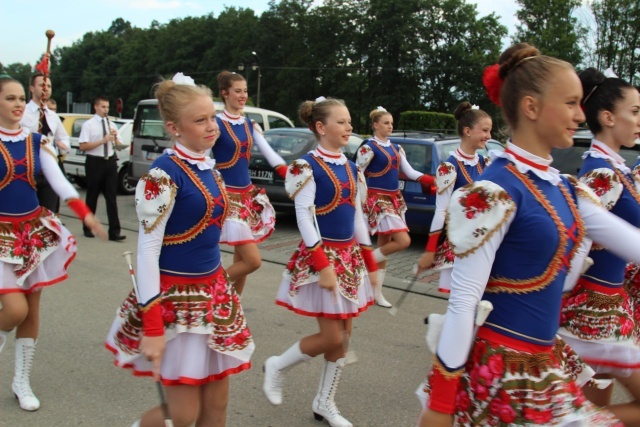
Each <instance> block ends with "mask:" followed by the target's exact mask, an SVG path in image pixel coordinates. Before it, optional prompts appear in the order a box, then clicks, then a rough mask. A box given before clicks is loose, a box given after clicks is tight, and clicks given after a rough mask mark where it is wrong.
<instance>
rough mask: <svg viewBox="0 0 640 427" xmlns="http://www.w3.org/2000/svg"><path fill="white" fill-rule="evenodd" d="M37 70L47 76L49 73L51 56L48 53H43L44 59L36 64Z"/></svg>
mask: <svg viewBox="0 0 640 427" xmlns="http://www.w3.org/2000/svg"><path fill="white" fill-rule="evenodd" d="M36 70H37V71H40V72H41V73H42V74H43V75H45V76H48V75H49V57H48V56H47V55H46V54H44V55H42V59H41V60H40V62H38V63H37V64H36Z"/></svg>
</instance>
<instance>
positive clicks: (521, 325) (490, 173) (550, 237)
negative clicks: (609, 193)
mask: <svg viewBox="0 0 640 427" xmlns="http://www.w3.org/2000/svg"><path fill="white" fill-rule="evenodd" d="M483 82H484V83H485V86H486V87H487V92H488V95H489V97H490V98H491V99H492V100H493V101H494V102H496V103H498V104H500V105H501V106H502V112H503V116H504V118H505V120H506V122H507V124H508V125H509V127H510V130H511V139H510V140H509V141H508V142H507V147H506V150H505V151H504V152H492V153H491V156H492V163H491V165H490V166H489V167H487V168H486V169H485V171H484V172H483V174H482V175H481V176H480V178H479V179H478V180H476V181H474V182H473V183H472V184H468V185H466V186H464V187H461V188H459V189H458V190H456V191H455V192H454V193H453V194H452V196H451V201H450V202H449V207H448V210H447V234H448V238H449V240H450V241H451V243H452V246H453V251H454V254H455V256H456V260H455V263H454V266H453V271H452V274H451V294H450V297H449V305H448V308H447V312H446V315H445V317H444V324H443V326H442V331H441V334H440V337H439V342H438V343H437V344H436V354H435V355H434V360H433V367H432V369H431V372H430V374H429V375H428V377H427V382H426V384H425V387H424V389H423V390H422V391H423V392H424V393H425V394H426V395H425V397H426V407H425V409H424V411H423V413H422V416H421V419H420V425H421V426H424V427H426V426H429V427H439V426H451V425H452V424H453V425H456V426H490V425H509V426H511V425H544V426H569V425H571V426H577V425H581V426H622V423H620V421H619V420H617V419H616V417H615V416H614V415H613V413H611V412H609V411H607V410H604V409H599V408H597V407H596V406H595V405H594V404H593V403H591V402H590V401H588V400H587V399H586V398H585V396H584V394H583V392H582V386H583V385H585V384H586V383H589V384H591V385H596V384H597V383H596V382H595V381H594V380H593V379H592V376H593V374H594V372H593V370H592V369H590V368H589V366H588V365H586V364H585V363H584V362H583V361H582V360H581V359H580V357H579V356H578V355H577V354H576V353H575V352H573V350H572V349H571V347H569V346H568V345H567V344H566V343H564V341H563V340H562V339H561V338H560V337H559V336H557V335H556V332H557V331H558V326H559V319H560V311H561V307H562V296H563V292H564V291H567V290H570V288H571V286H572V285H573V282H572V280H568V277H569V278H570V277H571V276H572V275H573V272H574V271H576V270H577V271H580V270H581V269H582V268H583V267H584V260H585V258H586V251H584V248H585V242H587V240H586V239H587V238H588V239H592V240H594V241H597V242H598V243H600V244H602V245H603V246H605V247H607V248H608V249H609V250H610V251H612V252H613V253H615V254H617V255H618V256H620V257H623V258H625V259H627V260H629V261H633V262H637V261H638V260H639V259H640V245H638V244H637V242H638V241H640V230H638V228H636V227H634V226H632V225H631V224H629V223H627V222H626V221H624V220H621V219H620V218H618V217H617V216H615V215H614V214H612V213H610V212H608V211H607V210H606V209H605V208H604V207H602V206H601V204H600V200H599V198H598V196H597V195H595V194H594V193H593V191H591V190H590V189H589V188H588V187H587V186H585V185H584V184H582V183H580V182H579V181H578V180H576V179H575V178H573V177H571V176H563V175H560V174H559V173H558V172H557V170H555V169H553V168H551V167H550V164H551V161H552V159H551V155H550V153H551V150H552V148H567V147H570V146H571V145H572V144H573V134H574V132H575V130H576V129H577V128H578V125H579V124H580V123H582V122H583V121H584V113H583V112H582V109H581V107H580V101H581V99H582V96H583V92H582V86H581V84H580V79H579V78H578V76H577V75H576V73H575V71H574V69H573V67H572V66H571V65H570V64H569V63H567V62H564V61H561V60H559V59H556V58H552V57H549V56H545V55H541V54H540V52H539V51H538V50H537V49H536V48H534V47H533V46H531V45H529V44H526V43H519V44H516V45H514V46H512V47H510V48H508V49H507V50H506V51H504V52H503V53H502V55H501V56H500V58H499V60H498V64H495V65H493V66H490V67H487V69H486V70H485V74H484V76H483ZM481 300H486V301H483V302H482V304H480V301H481ZM484 307H489V308H487V309H486V310H485V309H481V308H484ZM491 307H492V308H493V309H492V311H491ZM476 311H478V312H479V313H480V314H485V315H486V314H488V316H485V317H484V318H482V317H476ZM478 324H480V325H481V326H479V327H475V326H474V325H478Z"/></svg>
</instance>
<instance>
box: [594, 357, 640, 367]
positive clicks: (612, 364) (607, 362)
mask: <svg viewBox="0 0 640 427" xmlns="http://www.w3.org/2000/svg"><path fill="white" fill-rule="evenodd" d="M581 357H582V360H584V361H585V362H586V363H587V364H589V365H595V366H609V367H612V368H622V369H639V368H640V363H618V362H616V361H613V360H604V359H592V358H589V357H584V356H581Z"/></svg>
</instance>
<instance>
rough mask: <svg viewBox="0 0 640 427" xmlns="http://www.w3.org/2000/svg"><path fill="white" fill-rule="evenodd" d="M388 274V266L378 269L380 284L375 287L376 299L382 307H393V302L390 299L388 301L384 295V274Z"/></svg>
mask: <svg viewBox="0 0 640 427" xmlns="http://www.w3.org/2000/svg"><path fill="white" fill-rule="evenodd" d="M386 274H387V269H386V268H384V269H383V268H381V269H379V270H378V285H377V286H376V287H375V288H374V290H373V291H374V294H373V295H374V297H375V299H376V304H378V305H379V306H380V307H386V308H389V307H392V306H393V304H391V303H390V302H389V301H387V300H386V299H385V297H384V296H383V295H382V283H383V282H384V276H385V275H386Z"/></svg>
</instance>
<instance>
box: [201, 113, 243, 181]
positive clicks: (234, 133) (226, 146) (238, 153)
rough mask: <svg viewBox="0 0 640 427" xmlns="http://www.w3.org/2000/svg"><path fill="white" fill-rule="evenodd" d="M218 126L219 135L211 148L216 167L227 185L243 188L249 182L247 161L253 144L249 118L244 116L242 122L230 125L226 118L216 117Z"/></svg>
mask: <svg viewBox="0 0 640 427" xmlns="http://www.w3.org/2000/svg"><path fill="white" fill-rule="evenodd" d="M216 121H217V122H218V126H219V127H220V137H219V138H218V140H217V141H216V143H215V145H214V146H213V148H212V149H211V154H212V156H213V158H214V159H216V169H218V170H219V171H220V173H221V174H222V178H223V179H224V182H225V184H226V185H227V186H230V187H237V188H245V187H247V186H249V185H250V184H251V178H249V161H250V160H251V147H252V146H253V126H252V123H251V120H249V119H248V118H245V120H244V124H241V125H232V124H231V123H229V122H228V121H226V120H223V119H221V118H220V117H216Z"/></svg>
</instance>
